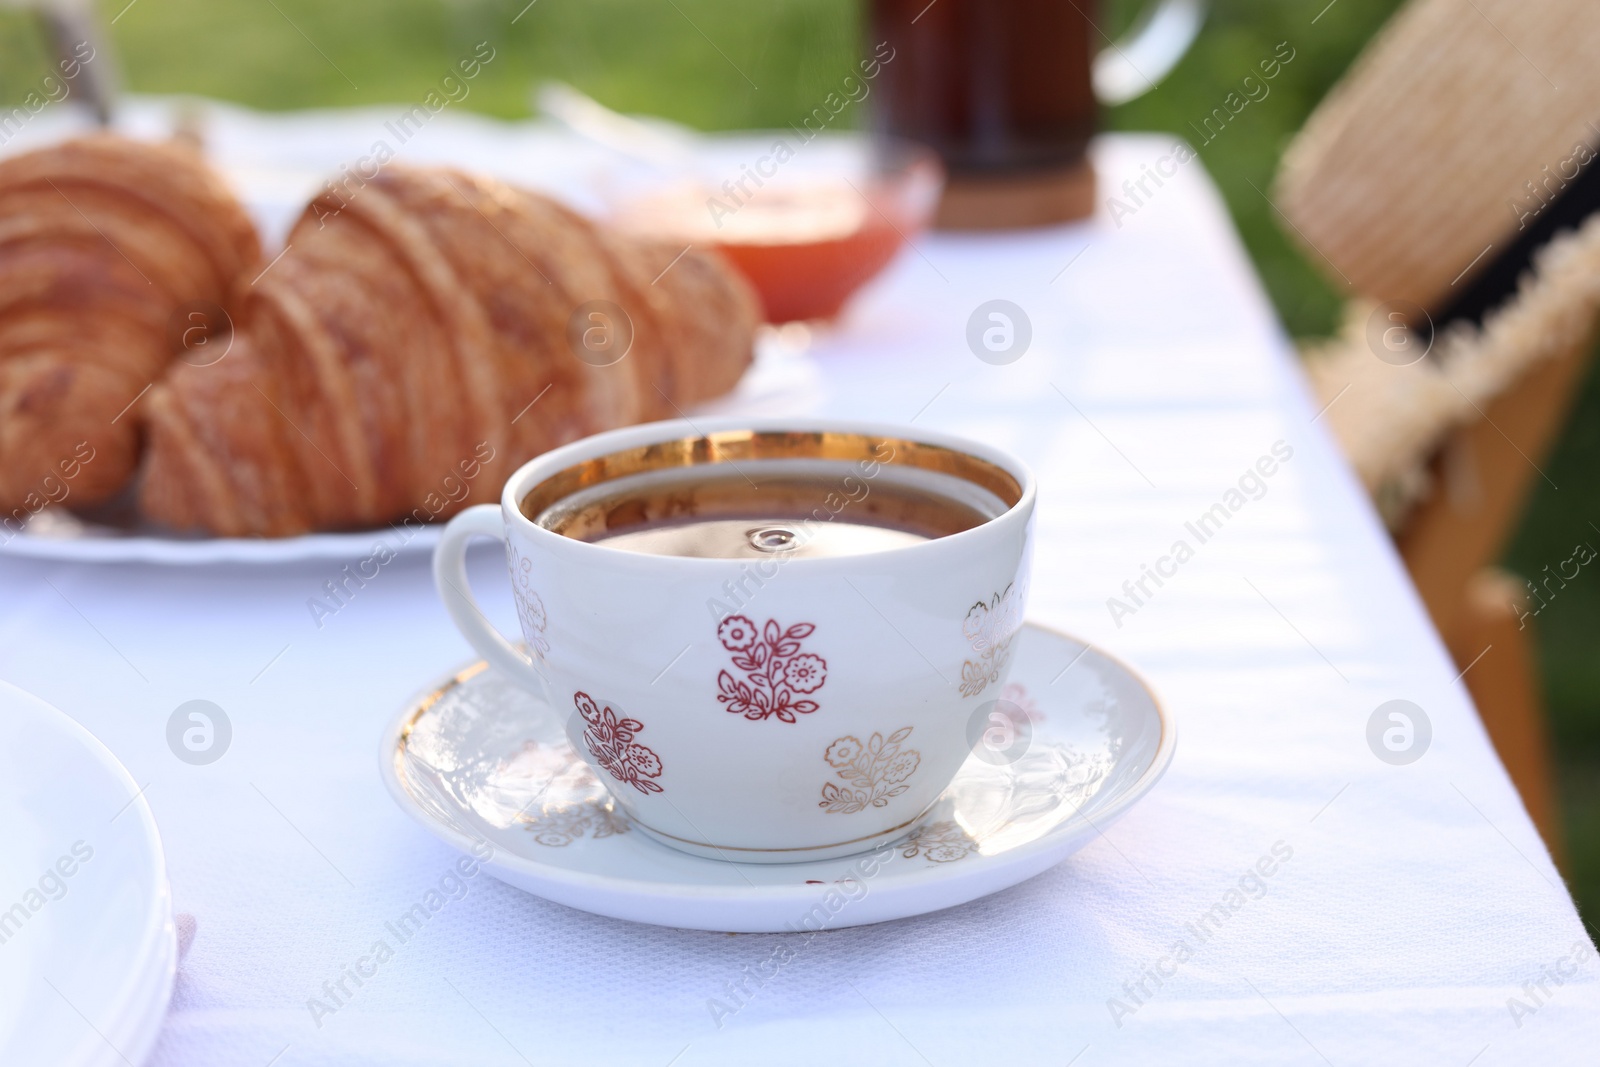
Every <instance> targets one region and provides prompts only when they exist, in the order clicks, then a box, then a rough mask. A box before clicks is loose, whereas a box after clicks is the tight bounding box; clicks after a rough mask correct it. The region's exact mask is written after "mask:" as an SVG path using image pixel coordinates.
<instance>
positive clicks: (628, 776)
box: [572, 693, 664, 793]
mask: <svg viewBox="0 0 1600 1067" xmlns="http://www.w3.org/2000/svg"><path fill="white" fill-rule="evenodd" d="M572 702H573V703H574V704H575V705H577V708H578V713H579V714H580V715H582V716H583V721H584V723H585V726H584V728H583V743H584V746H585V747H587V748H588V749H589V753H590V754H591V755H592V756H594V758H595V762H596V763H598V764H600V766H602V767H604V768H605V770H606V772H607V773H608V774H610V775H611V777H613V778H615V779H616V780H617V781H619V782H627V783H628V784H629V785H631V786H633V787H634V788H635V789H637V790H638V791H639V792H641V793H661V792H664V790H663V789H662V788H661V786H659V785H657V784H656V783H655V782H653V781H650V779H652V778H659V777H661V760H660V758H659V757H658V756H656V754H655V753H654V752H652V751H651V750H650V749H648V748H646V747H645V746H644V745H641V744H639V743H638V742H637V741H635V740H634V735H636V734H638V733H641V732H642V731H643V730H644V723H642V722H640V721H639V720H638V719H628V718H621V717H618V715H617V713H616V712H615V711H613V710H612V709H611V707H610V705H601V704H598V703H596V702H595V700H594V698H593V697H591V696H590V695H589V694H588V693H574V694H572Z"/></svg>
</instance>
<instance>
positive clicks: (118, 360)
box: [0, 136, 260, 532]
mask: <svg viewBox="0 0 1600 1067" xmlns="http://www.w3.org/2000/svg"><path fill="white" fill-rule="evenodd" d="M259 254H260V253H259V248H258V245H257V242H256V235H255V230H254V228H253V226H252V225H251V222H250V219H249V216H248V215H246V213H245V211H244V209H243V208H242V207H241V206H240V205H239V203H238V202H237V201H236V200H235V199H234V197H233V196H232V194H231V193H230V192H229V191H228V189H227V188H226V186H225V185H224V184H223V183H222V182H221V180H220V179H218V178H217V177H216V176H215V175H214V174H213V173H212V172H211V170H209V169H208V168H207V167H206V166H205V165H204V163H203V162H202V161H201V160H200V159H199V158H198V157H197V156H196V155H195V154H194V153H193V152H191V151H189V150H186V149H184V148H180V147H175V146H167V145H155V144H145V143H139V142H134V141H130V140H126V139H123V138H118V137H112V136H96V137H88V138H84V139H81V140H76V141H70V142H67V143H65V144H62V145H58V146H55V147H52V148H47V149H43V150H40V151H36V152H30V153H27V154H25V155H20V156H14V157H12V158H9V159H6V160H4V161H0V521H3V522H4V523H5V526H6V529H8V530H12V531H13V532H14V530H15V529H17V528H20V525H21V524H22V523H23V522H25V521H26V520H27V519H28V518H30V517H31V516H32V515H33V514H36V513H37V512H38V511H39V510H40V509H41V508H42V507H43V506H44V505H45V504H46V503H61V502H66V503H68V504H70V505H71V506H87V505H93V504H96V503H100V502H103V501H104V500H106V499H107V498H108V497H110V496H113V495H115V494H116V493H117V492H119V491H120V490H121V489H122V488H123V487H124V486H125V485H126V484H127V483H128V481H129V479H130V478H131V477H132V475H133V473H134V470H135V467H136V466H137V464H138V462H139V454H140V440H139V436H140V423H139V418H138V417H137V412H130V410H129V409H130V407H132V405H133V404H134V402H135V401H136V400H137V399H138V398H139V397H140V395H141V394H142V393H143V392H144V391H145V390H146V389H147V388H148V387H150V385H151V383H153V382H154V381H156V379H157V378H158V377H159V376H160V375H161V374H162V372H163V371H164V369H165V368H166V366H167V365H168V363H169V362H170V361H171V359H172V355H173V352H174V346H173V345H172V344H171V343H170V342H169V331H170V329H171V324H172V322H173V317H174V315H175V313H178V312H180V311H181V310H182V308H183V307H184V305H186V304H189V303H191V302H198V301H209V302H213V303H215V302H217V301H221V300H222V299H224V297H225V295H226V293H227V291H228V289H229V288H230V286H232V284H233V282H234V279H235V278H236V277H237V276H238V275H239V273H240V272H241V271H243V270H244V269H246V268H247V267H249V266H250V265H251V264H252V263H254V262H255V261H256V260H257V259H258V257H259ZM180 332H181V330H180Z"/></svg>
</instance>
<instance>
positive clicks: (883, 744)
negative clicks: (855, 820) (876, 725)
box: [817, 726, 922, 815]
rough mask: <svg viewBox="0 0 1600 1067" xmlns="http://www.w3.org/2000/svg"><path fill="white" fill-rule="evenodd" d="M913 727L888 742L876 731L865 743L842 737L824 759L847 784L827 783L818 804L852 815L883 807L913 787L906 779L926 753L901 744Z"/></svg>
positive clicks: (829, 810)
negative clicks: (903, 746) (902, 746)
mask: <svg viewBox="0 0 1600 1067" xmlns="http://www.w3.org/2000/svg"><path fill="white" fill-rule="evenodd" d="M911 730H912V727H910V726H903V727H901V728H900V729H898V730H896V731H895V732H894V733H892V734H890V735H889V739H888V740H887V741H886V740H884V737H883V735H882V734H879V733H875V734H873V735H872V740H870V741H868V742H867V743H866V744H864V745H863V744H862V743H861V742H860V741H858V740H856V739H855V738H854V737H841V738H839V739H838V740H837V741H835V742H834V743H833V744H831V745H829V746H828V751H827V752H826V753H824V755H823V758H824V759H826V760H827V761H828V765H829V766H830V767H832V768H833V769H834V771H835V772H836V773H837V774H838V776H839V777H840V778H843V779H845V781H846V783H847V784H846V785H844V786H840V785H839V784H838V783H837V782H827V783H825V784H824V785H823V787H822V800H821V801H819V802H818V804H817V807H819V808H823V809H824V810H826V811H827V812H829V813H830V814H839V815H850V814H853V813H854V812H858V811H865V810H866V809H867V808H869V807H871V808H881V807H883V806H884V805H886V804H888V803H889V801H890V800H891V799H892V798H894V797H897V796H899V795H900V794H901V793H904V792H905V791H906V790H907V789H909V788H910V786H908V785H907V784H906V779H907V778H910V777H911V775H912V774H914V773H915V772H916V769H917V768H918V767H919V766H921V764H922V754H921V753H919V752H918V751H917V750H916V749H914V748H904V749H903V748H901V747H900V746H901V744H902V743H903V742H904V741H905V740H906V738H908V737H910V736H911Z"/></svg>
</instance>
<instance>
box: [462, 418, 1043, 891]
mask: <svg viewBox="0 0 1600 1067" xmlns="http://www.w3.org/2000/svg"><path fill="white" fill-rule="evenodd" d="M808 464H809V465H810V466H809V467H807V465H808ZM730 467H731V468H732V469H733V470H734V471H735V472H737V473H739V474H740V475H741V476H745V477H746V478H748V479H754V481H756V482H760V481H761V480H762V478H763V477H765V476H767V475H768V474H769V472H772V471H780V472H781V471H783V470H793V469H800V468H806V469H808V470H821V469H826V470H827V471H828V472H829V477H832V476H835V475H839V474H840V472H844V473H843V474H842V476H841V477H840V480H839V488H838V491H837V493H829V494H828V496H827V498H826V501H825V503H824V504H823V505H821V506H819V507H818V508H816V509H815V510H814V513H813V515H812V518H811V519H810V521H809V522H808V521H806V520H798V521H797V523H795V524H792V525H795V526H796V527H797V533H798V535H799V538H800V540H801V541H802V542H804V541H805V540H807V538H808V537H809V536H810V535H809V534H808V533H807V531H813V532H818V531H820V532H821V533H823V534H826V533H827V530H826V529H824V528H823V526H822V524H824V523H827V522H837V523H839V524H840V525H842V524H843V523H844V522H849V521H850V520H851V518H852V515H856V514H862V515H864V514H866V513H867V512H868V511H869V510H870V509H872V508H875V507H879V506H881V504H882V502H883V501H885V500H886V499H888V497H889V496H890V494H891V492H892V491H893V490H894V487H895V486H901V487H904V486H912V487H917V486H923V485H926V486H928V487H937V491H938V492H939V493H940V494H941V495H944V496H947V497H951V498H959V499H960V500H962V501H963V502H965V503H966V504H968V505H969V506H971V507H973V508H975V509H977V510H979V511H980V512H981V513H982V514H983V515H984V516H985V517H986V521H982V522H981V523H980V524H978V525H975V526H972V527H971V528H970V529H965V530H962V531H960V532H956V533H950V534H947V535H945V536H938V537H933V538H932V539H929V540H923V541H919V542H916V543H910V544H905V545H903V546H902V547H891V548H886V549H883V550H880V551H872V552H866V553H862V554H855V555H833V556H820V557H807V556H805V555H803V554H798V553H791V552H790V551H789V550H787V549H786V550H785V551H783V552H778V553H776V554H774V555H772V556H766V557H763V558H759V559H729V558H700V557H685V556H677V555H652V554H642V553H640V552H637V551H628V550H625V549H622V548H617V547H612V546H610V545H606V544H595V543H590V542H589V541H585V540H579V539H577V538H576V537H574V536H567V535H564V534H562V533H558V532H555V531H554V530H553V529H549V528H546V526H544V525H540V524H539V523H538V522H535V521H533V520H532V519H530V518H529V517H528V515H526V514H524V508H523V505H524V501H527V502H528V504H527V507H528V510H529V511H531V512H533V514H535V515H536V516H540V517H541V519H543V518H544V517H545V516H548V515H549V514H551V511H550V510H549V509H550V505H551V504H552V503H555V502H558V501H562V500H567V499H582V496H583V493H584V492H585V491H586V490H593V489H594V487H596V486H608V485H612V484H622V483H621V482H620V480H621V479H625V478H630V477H633V478H638V477H672V475H656V474H653V473H651V472H656V471H668V470H676V471H678V472H679V474H680V475H681V474H684V473H687V474H688V476H690V477H696V476H698V474H697V472H698V471H701V470H704V471H710V472H712V473H714V474H723V475H725V474H726V472H727V471H728V470H729V468H730ZM875 488H876V489H877V490H878V492H879V496H878V498H877V501H874V496H873V494H874V489H875ZM600 491H601V492H605V490H604V489H602V490H600ZM1035 493H1036V490H1035V486H1034V480H1033V475H1032V474H1031V473H1030V472H1029V470H1028V469H1027V468H1026V467H1025V466H1024V465H1023V464H1022V463H1021V462H1020V461H1018V460H1017V459H1015V458H1013V457H1011V456H1009V455H1007V454H1005V453H1004V452H1001V451H1000V450H998V449H995V448H991V447H988V446H986V445H982V444H977V443H974V442H971V441H965V440H962V439H959V438H955V437H951V436H947V435H944V434H937V433H929V432H926V431H922V430H914V429H911V428H900V427H894V426H886V425H878V424H869V423H854V422H838V421H829V420H816V419H781V420H778V419H762V420H745V421H734V420H729V419H722V420H701V421H697V422H696V423H693V424H691V423H690V422H687V421H678V422H662V423H654V424H651V425H646V426H636V427H631V428H629V429H624V430H617V431H613V432H610V433H604V434H599V435H597V436H594V437H589V438H586V439H584V440H581V441H577V442H574V443H573V444H570V445H566V446H564V447H562V448H558V449H556V450H554V451H551V452H547V453H545V454H544V455H542V456H539V457H538V458H536V459H534V460H532V461H531V462H529V463H527V464H525V465H524V466H523V467H522V468H521V469H519V470H518V471H517V472H516V473H515V474H513V475H512V476H511V478H510V480H509V481H508V482H507V483H506V487H505V491H504V493H503V494H502V496H501V501H500V504H499V506H498V507H496V506H494V505H489V504H485V505H480V506H477V507H473V508H469V509H467V510H466V511H464V512H462V513H461V514H460V515H458V516H456V517H455V518H454V519H452V520H451V521H450V523H449V525H448V526H447V527H446V528H445V531H444V535H443V538H442V539H441V541H440V543H439V547H438V549H437V550H436V552H435V554H434V575H435V578H436V580H437V583H438V587H439V595H440V596H441V597H442V598H443V600H444V603H445V607H446V608H447V609H448V610H449V612H450V615H451V618H452V619H454V621H455V623H456V625H457V626H458V627H460V629H461V631H462V633H463V634H465V635H466V637H467V639H468V641H470V642H471V643H472V645H473V647H474V648H476V649H477V650H478V652H479V653H480V654H482V655H483V656H484V658H485V659H487V660H488V661H489V663H490V664H491V665H492V666H494V667H495V668H497V669H498V670H500V671H503V672H504V673H505V674H506V675H508V676H509V677H511V678H513V679H515V680H516V681H517V682H518V683H519V684H521V685H523V686H525V687H527V688H529V689H531V690H533V691H534V692H535V693H537V694H539V695H540V696H542V697H544V698H545V699H546V700H548V701H549V702H550V704H551V706H552V707H554V708H556V709H557V710H558V711H559V712H560V713H562V714H564V715H566V716H568V729H567V733H568V737H569V739H570V740H571V741H572V743H573V745H574V747H575V748H576V749H577V751H578V752H579V754H580V755H582V757H583V758H584V760H585V761H586V762H587V763H588V764H589V765H590V767H591V768H593V770H594V772H595V773H596V774H597V775H598V776H599V777H600V780H601V781H603V782H605V783H606V785H607V786H609V787H610V789H611V791H612V793H613V794H614V795H615V797H616V799H617V801H618V803H619V804H620V805H621V807H622V808H623V809H624V810H625V811H626V813H627V814H628V816H629V817H631V818H632V820H633V821H634V822H635V823H636V824H637V825H638V827H639V828H640V829H641V830H643V831H645V832H646V833H648V834H650V835H651V836H652V837H654V838H656V839H657V840H659V841H661V842H663V843H664V844H667V845H670V846H672V847H673V848H677V849H681V850H683V851H685V852H690V853H693V854H696V855H702V856H709V857H713V858H720V859H728V860H738V861H742V862H764V863H783V862H793V861H799V860H811V859H825V858H829V857H833V856H841V855H847V854H850V853H853V852H859V851H864V850H867V849H870V848H874V847H876V846H878V845H881V844H884V843H886V842H888V841H892V840H893V839H895V838H897V837H899V836H902V835H904V834H905V833H907V832H908V831H909V830H910V829H911V828H912V827H913V826H914V825H915V823H916V822H917V820H918V818H919V817H920V816H921V815H922V814H923V813H924V812H925V811H926V810H927V809H928V807H929V806H931V805H932V804H933V802H934V801H935V800H936V799H937V798H938V796H939V794H940V793H941V792H942V791H943V790H944V789H945V787H946V786H947V785H949V783H950V780H951V779H952V778H953V777H954V776H955V773H956V771H957V769H959V768H960V766H961V764H962V762H963V761H964V760H965V759H966V757H967V755H968V754H969V753H970V752H971V750H972V744H973V740H972V739H973V737H975V736H977V734H976V733H974V730H973V724H974V723H977V724H978V726H979V729H978V733H981V728H982V727H983V726H985V725H987V723H988V715H987V711H986V708H987V707H988V706H989V705H990V702H992V701H994V700H995V699H997V698H998V697H999V695H1000V691H1001V688H1002V687H1003V686H1004V684H1005V680H1006V674H1007V671H1008V669H1009V666H1010V655H1011V646H1012V643H1013V639H1014V637H1015V635H1016V633H1017V631H1018V630H1019V629H1020V628H1021V625H1022V618H1023V603H1024V600H1025V598H1026V592H1027V588H1026V587H1027V562H1028V558H1029V554H1030V550H1031V545H1032V517H1033V507H1034V498H1035ZM852 508H854V509H857V510H856V511H855V512H851V509H852ZM546 521H548V520H546ZM838 528H839V526H835V527H834V529H835V530H837V529H838ZM479 536H482V537H495V538H500V539H502V540H503V541H504V542H505V544H506V555H507V559H508V562H509V564H510V568H511V577H512V587H513V591H514V593H515V598H516V604H517V613H518V616H519V617H520V620H521V624H522V637H523V641H524V647H525V648H526V653H524V652H523V651H522V650H520V649H519V648H517V647H516V646H514V645H512V644H511V643H510V642H509V641H507V640H506V638H505V637H503V636H502V635H501V634H500V633H499V632H498V631H497V630H496V629H495V628H494V627H493V626H491V625H490V624H489V622H488V621H487V620H486V619H485V617H484V615H483V613H482V611H481V610H480V609H479V608H478V605H477V603H476V602H475V601H474V600H473V598H472V594H471V592H470V591H469V589H468V585H467V573H466V567H465V553H466V548H467V543H468V541H469V540H471V539H472V538H474V537H479ZM819 543H820V542H819Z"/></svg>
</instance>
